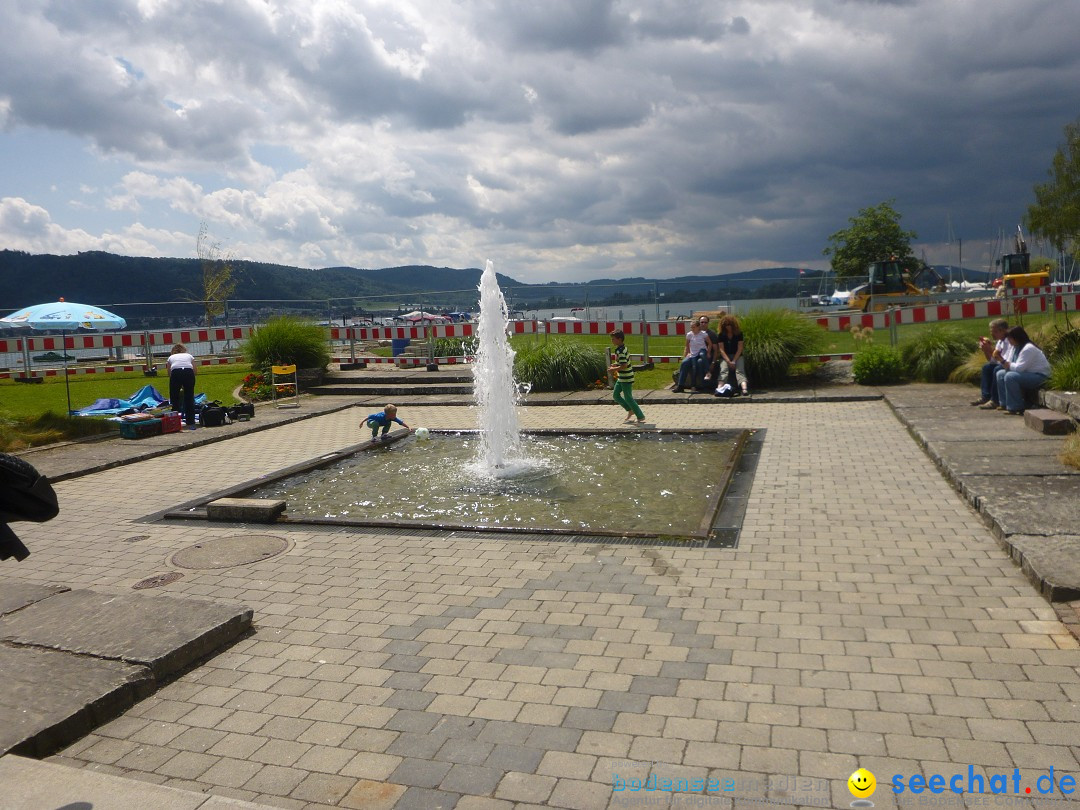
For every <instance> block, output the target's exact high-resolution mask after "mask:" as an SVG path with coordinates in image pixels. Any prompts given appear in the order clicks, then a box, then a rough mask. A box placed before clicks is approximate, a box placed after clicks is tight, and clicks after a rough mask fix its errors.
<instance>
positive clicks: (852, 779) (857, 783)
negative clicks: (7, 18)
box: [847, 768, 877, 799]
mask: <svg viewBox="0 0 1080 810" xmlns="http://www.w3.org/2000/svg"><path fill="white" fill-rule="evenodd" d="M847 786H848V790H850V791H851V795H852V796H854V797H855V798H856V799H866V798H869V797H870V796H873V795H874V791H875V790H876V789H877V780H876V779H875V778H874V775H873V774H872V773H870V771H868V770H866V768H859V770H857V771H855V773H853V774H852V775H851V776H849V777H848V780H847Z"/></svg>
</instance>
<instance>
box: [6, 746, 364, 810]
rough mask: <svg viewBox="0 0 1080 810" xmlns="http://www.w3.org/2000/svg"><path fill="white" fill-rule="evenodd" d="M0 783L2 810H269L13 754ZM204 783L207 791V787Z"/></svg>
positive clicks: (238, 801)
mask: <svg viewBox="0 0 1080 810" xmlns="http://www.w3.org/2000/svg"><path fill="white" fill-rule="evenodd" d="M0 784H2V785H3V786H4V798H3V806H4V808H5V810H41V808H44V807H58V808H69V810H74V808H93V810H130V808H133V807H154V808H157V809H158V810H270V808H269V807H268V806H267V805H263V804H252V803H251V802H245V801H242V800H240V799H231V798H225V797H223V796H210V795H208V794H206V793H196V792H194V791H190V790H181V789H179V788H174V787H167V786H165V785H155V784H152V783H150V782H142V781H138V780H135V779H126V778H124V777H122V776H116V775H114V774H107V773H98V772H97V771H91V770H89V769H87V768H73V767H70V766H68V765H62V764H60V763H58V762H41V761H39V760H34V759H26V758H24V757H18V756H14V755H13V754H8V755H7V756H4V757H0ZM207 787H208V789H210V786H209V785H208V786H207ZM353 806H356V805H353Z"/></svg>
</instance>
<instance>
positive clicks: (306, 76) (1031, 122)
mask: <svg viewBox="0 0 1080 810" xmlns="http://www.w3.org/2000/svg"><path fill="white" fill-rule="evenodd" d="M1072 16H1073V15H1072V13H1071V6H1070V4H1067V3H1060V2H1055V0H1031V2H1029V3H1025V4H1016V3H1012V2H1008V1H1007V0H980V2H975V0H955V2H950V3H941V2H931V0H910V2H891V3H890V2H860V1H859V0H812V1H811V2H801V1H797V0H753V2H751V1H750V0H726V1H725V2H722V3H715V2H703V0H698V1H697V2H695V0H551V2H545V3H539V4H537V3H535V2H526V0H513V2H506V1H505V0H499V1H498V2H496V0H462V2H458V3H445V2H443V1H442V0H411V1H407V0H401V1H400V2H398V1H397V0H395V2H390V1H389V0H349V1H348V2H346V0H309V2H306V3H292V2H285V0H230V2H212V0H196V1H195V2H192V1H191V0H100V2H96V3H94V4H85V3H69V2H62V1H61V0H44V2H41V3H22V2H15V3H5V4H2V5H0V28H2V29H3V30H4V31H5V32H7V37H6V42H7V46H6V47H5V49H3V51H0V146H2V144H3V140H2V139H3V138H4V137H5V136H4V135H3V134H2V131H14V130H27V129H38V130H41V129H44V130H57V131H62V132H66V133H70V134H72V135H74V136H75V137H77V138H79V139H81V141H82V142H83V143H85V144H87V145H89V147H90V149H88V150H86V152H85V153H84V154H82V155H80V156H79V160H80V161H82V162H81V164H80V165H81V167H82V168H83V170H85V172H86V175H87V176H86V177H85V178H84V177H79V176H76V177H74V178H71V179H73V181H74V183H75V184H80V183H81V184H84V185H86V186H88V187H93V188H99V189H104V191H103V192H100V193H101V194H102V195H103V197H104V198H105V208H106V209H107V212H108V214H109V215H110V217H111V218H109V219H106V218H104V217H103V216H102V213H101V212H100V211H95V209H96V208H98V206H93V205H81V206H75V205H72V206H69V207H68V209H67V210H66V212H65V216H72V217H78V218H79V219H78V222H79V227H76V228H72V229H70V230H68V229H64V228H59V227H58V226H56V224H55V223H52V222H51V218H50V217H49V216H48V213H47V212H46V211H45V209H44V208H41V207H39V206H41V205H45V202H44V200H45V199H46V197H47V196H48V195H47V194H46V193H45V192H46V190H47V186H46V185H42V186H41V187H33V186H32V185H31V184H29V183H25V184H21V185H18V186H16V187H8V188H6V189H5V191H6V193H9V194H11V195H12V198H13V199H17V200H20V202H21V204H20V205H14V204H12V205H9V206H8V208H5V216H8V217H11V218H12V219H11V222H13V223H21V224H20V225H19V226H18V228H16V229H15V230H16V231H18V232H19V233H21V234H22V236H21V237H20V238H23V239H29V238H31V237H30V235H29V234H30V233H31V232H32V231H33V228H34V227H38V228H39V230H38V231H37V232H35V235H34V236H33V237H32V238H33V240H34V241H33V243H34V244H35V245H38V248H36V249H38V250H41V251H51V252H63V251H65V250H68V249H71V246H72V245H75V244H79V245H83V247H82V248H80V249H86V246H87V245H91V244H94V245H100V244H104V243H107V244H119V245H121V246H128V247H125V248H124V250H123V252H129V251H135V252H143V253H147V254H150V255H155V254H159V253H162V252H166V253H167V252H169V251H171V250H180V251H181V252H182V253H183V254H185V255H190V253H191V250H192V244H193V240H192V238H191V236H190V235H188V236H187V237H185V239H184V240H178V239H176V238H175V237H174V236H173V235H174V234H177V233H179V232H180V231H191V232H192V233H194V232H195V231H196V230H197V227H198V222H199V221H203V220H205V221H207V222H208V223H209V224H210V225H211V228H212V229H213V230H215V231H218V232H221V234H222V236H223V237H224V236H226V235H227V238H228V239H229V240H230V244H231V245H234V246H235V248H236V252H237V253H238V255H239V254H240V251H241V250H243V251H246V252H247V253H246V255H247V256H248V257H250V258H260V259H264V260H271V261H282V262H295V263H320V264H346V263H352V264H358V265H361V266H367V267H372V266H392V265H399V264H406V263H413V262H430V263H433V264H439V265H459V266H480V265H481V263H482V261H483V260H484V259H485V258H487V257H488V256H489V255H490V256H497V257H498V259H499V261H500V266H506V267H512V266H516V267H521V268H522V273H523V274H527V278H529V279H531V280H544V279H546V278H556V277H560V278H580V277H584V276H589V275H594V274H596V273H603V274H605V275H619V274H625V275H674V274H681V273H694V272H709V271H715V270H719V269H742V268H744V267H746V266H752V263H754V262H761V261H763V257H764V258H765V259H768V260H770V261H775V262H779V263H791V264H801V265H812V266H822V264H823V262H822V259H821V256H820V250H821V247H822V246H823V245H824V243H825V239H826V238H827V235H828V234H829V233H831V232H833V231H835V230H836V229H838V228H840V227H843V226H844V225H845V224H846V220H847V218H848V217H849V216H851V215H853V214H854V213H855V212H856V211H857V210H858V209H859V208H861V207H864V206H866V205H871V204H876V203H878V202H880V201H882V200H884V199H888V198H895V199H896V200H897V207H898V208H899V210H901V212H903V213H904V214H905V225H906V226H908V227H914V228H915V229H916V230H918V231H920V233H922V234H923V235H924V236H925V237H926V239H927V241H928V243H937V242H939V241H940V238H941V234H940V233H939V231H942V230H943V229H944V225H943V223H944V220H945V218H946V215H951V217H952V220H953V222H954V223H955V226H956V230H957V232H958V233H962V234H965V235H967V238H969V239H976V238H982V237H986V236H987V235H992V234H994V233H996V231H997V229H998V228H999V227H1000V226H1003V225H1008V224H1010V223H1015V221H1016V220H1017V219H1018V218H1019V217H1020V216H1021V215H1022V213H1023V208H1024V207H1025V205H1026V203H1027V201H1029V200H1030V190H1031V187H1032V185H1033V184H1034V183H1036V182H1039V181H1040V180H1041V179H1042V178H1043V176H1044V174H1045V169H1046V167H1047V166H1048V164H1049V159H1050V155H1051V154H1052V151H1053V149H1054V147H1055V146H1056V144H1057V142H1058V139H1059V137H1060V134H1061V130H1062V126H1063V125H1064V124H1065V123H1066V122H1067V121H1068V120H1070V119H1072V118H1073V117H1074V116H1075V115H1076V112H1077V110H1078V109H1080V83H1078V82H1076V76H1077V75H1078V73H1080V56H1078V54H1077V52H1076V49H1075V47H1074V42H1073V39H1074V37H1073V31H1074V30H1075V26H1074V25H1073V21H1072ZM43 160H45V158H44V156H43ZM42 182H43V183H44V182H45V181H44V180H43V181H42ZM75 187H77V186H73V187H72V188H75ZM84 193H85V192H84ZM57 194H59V195H66V196H67V197H72V196H75V192H74V191H67V190H64V189H58V190H57ZM27 201H29V202H27ZM50 204H51V203H50ZM27 206H29V208H27ZM43 214H44V219H43V218H42V215H43ZM95 217H98V218H97V219H95ZM5 221H7V220H5ZM117 222H121V223H126V225H124V226H123V227H119V228H118V227H117V225H116V223H117ZM11 227H14V225H12V226H11ZM118 234H119V235H118ZM934 249H935V250H937V249H939V246H937V245H936V244H935V245H934ZM929 258H930V259H931V260H932V261H935V260H944V259H945V258H947V257H945V256H935V255H930V256H929Z"/></svg>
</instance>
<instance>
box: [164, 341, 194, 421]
mask: <svg viewBox="0 0 1080 810" xmlns="http://www.w3.org/2000/svg"><path fill="white" fill-rule="evenodd" d="M165 368H166V369H168V371H169V406H170V407H171V408H172V409H173V410H174V411H180V410H181V408H183V414H184V422H185V423H186V424H187V426H188V430H194V429H195V358H194V357H192V356H191V355H190V354H188V350H187V348H186V347H185V346H184V344H183V343H177V344H176V345H175V346H173V347H172V353H171V354H170V355H169V359H168V360H166V361H165Z"/></svg>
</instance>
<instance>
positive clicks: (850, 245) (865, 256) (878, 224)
mask: <svg viewBox="0 0 1080 810" xmlns="http://www.w3.org/2000/svg"><path fill="white" fill-rule="evenodd" d="M893 202H894V200H886V201H885V202H883V203H879V204H878V205H875V206H871V207H869V208H864V209H862V210H861V211H859V214H858V216H854V217H851V218H850V219H849V220H848V222H850V223H851V227H850V228H845V229H844V230H842V231H837V232H836V233H834V234H833V235H832V236H830V237H829V245H828V247H826V248H825V249H824V250H822V251H821V252H822V254H824V255H825V256H829V257H830V260H831V263H832V269H833V271H834V272H835V273H836V275H837V276H839V277H842V278H850V277H852V276H864V275H866V268H867V265H869V264H870V262H878V261H881V260H883V259H888V258H891V257H893V256H895V257H896V258H898V259H900V260H901V261H905V260H908V259H913V258H914V257H915V254H914V253H913V252H912V250H911V240H912V239H915V238H917V237H918V234H916V233H915V231H904V230H901V228H900V214H899V213H897V211H896V209H895V208H893Z"/></svg>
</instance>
